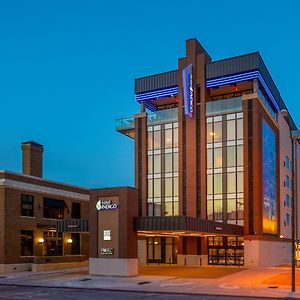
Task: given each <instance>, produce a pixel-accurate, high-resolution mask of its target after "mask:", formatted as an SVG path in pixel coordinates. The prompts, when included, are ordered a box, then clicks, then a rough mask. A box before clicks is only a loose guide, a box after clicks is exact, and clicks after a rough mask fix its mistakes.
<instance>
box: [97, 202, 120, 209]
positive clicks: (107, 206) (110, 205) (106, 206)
mask: <svg viewBox="0 0 300 300" xmlns="http://www.w3.org/2000/svg"><path fill="white" fill-rule="evenodd" d="M96 208H97V210H115V209H117V208H118V204H116V203H113V202H112V201H111V200H99V201H98V202H97V203H96Z"/></svg>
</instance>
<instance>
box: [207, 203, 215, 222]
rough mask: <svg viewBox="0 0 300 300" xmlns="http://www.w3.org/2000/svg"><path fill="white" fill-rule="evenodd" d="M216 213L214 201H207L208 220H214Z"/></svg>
mask: <svg viewBox="0 0 300 300" xmlns="http://www.w3.org/2000/svg"><path fill="white" fill-rule="evenodd" d="M213 213H214V211H213V201H212V200H207V219H208V220H213V216H214V214H213Z"/></svg>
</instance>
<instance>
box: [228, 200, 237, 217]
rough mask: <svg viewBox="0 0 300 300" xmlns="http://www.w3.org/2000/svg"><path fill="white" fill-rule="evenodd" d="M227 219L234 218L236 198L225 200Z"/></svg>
mask: <svg viewBox="0 0 300 300" xmlns="http://www.w3.org/2000/svg"><path fill="white" fill-rule="evenodd" d="M227 220H236V200H235V199H228V200H227Z"/></svg>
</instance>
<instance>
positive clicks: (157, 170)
mask: <svg viewBox="0 0 300 300" xmlns="http://www.w3.org/2000/svg"><path fill="white" fill-rule="evenodd" d="M153 158H154V170H153V171H154V172H153V173H155V174H158V173H161V156H160V155H154V156H153Z"/></svg>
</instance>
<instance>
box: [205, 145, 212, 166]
mask: <svg viewBox="0 0 300 300" xmlns="http://www.w3.org/2000/svg"><path fill="white" fill-rule="evenodd" d="M206 153H207V169H212V167H213V159H212V149H207V152H206Z"/></svg>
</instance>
